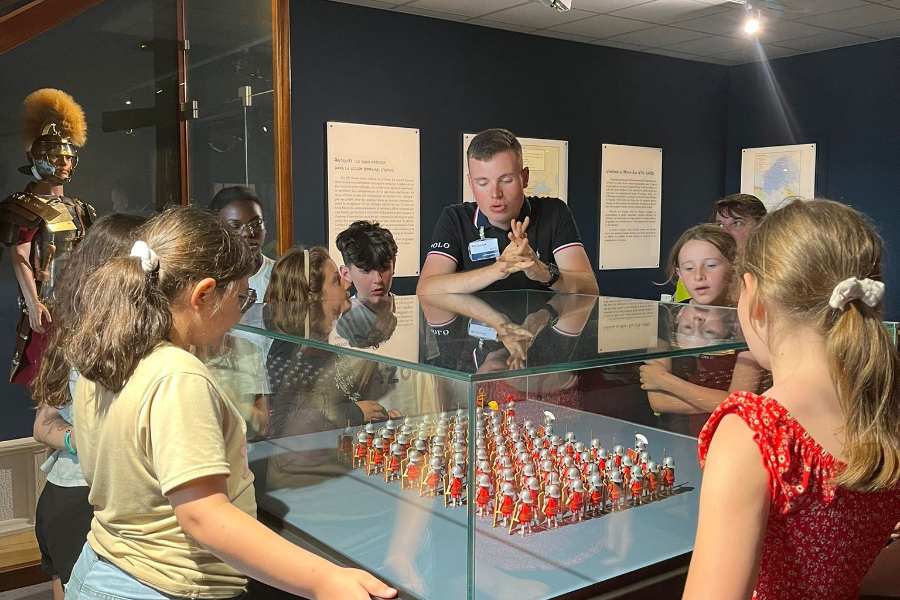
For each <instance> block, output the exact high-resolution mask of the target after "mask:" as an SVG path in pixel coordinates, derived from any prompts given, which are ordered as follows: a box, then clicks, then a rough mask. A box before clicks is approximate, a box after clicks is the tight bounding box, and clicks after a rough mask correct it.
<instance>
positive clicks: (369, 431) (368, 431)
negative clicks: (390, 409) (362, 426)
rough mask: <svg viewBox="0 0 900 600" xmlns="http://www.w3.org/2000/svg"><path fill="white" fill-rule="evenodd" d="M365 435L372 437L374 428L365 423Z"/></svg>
mask: <svg viewBox="0 0 900 600" xmlns="http://www.w3.org/2000/svg"><path fill="white" fill-rule="evenodd" d="M366 433H368V434H372V435H374V434H375V426H374V425H372V424H371V423H366Z"/></svg>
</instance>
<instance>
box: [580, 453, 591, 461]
mask: <svg viewBox="0 0 900 600" xmlns="http://www.w3.org/2000/svg"><path fill="white" fill-rule="evenodd" d="M590 460H591V455H590V453H588V452H582V453H581V462H583V463H586V462H590Z"/></svg>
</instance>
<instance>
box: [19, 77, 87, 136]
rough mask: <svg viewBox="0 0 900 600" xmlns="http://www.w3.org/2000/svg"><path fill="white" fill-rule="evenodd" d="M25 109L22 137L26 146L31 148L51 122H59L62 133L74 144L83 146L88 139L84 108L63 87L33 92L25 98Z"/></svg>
mask: <svg viewBox="0 0 900 600" xmlns="http://www.w3.org/2000/svg"><path fill="white" fill-rule="evenodd" d="M22 109H23V110H22V112H23V115H22V139H23V140H24V141H25V146H26V149H28V148H31V144H32V142H34V140H36V139H37V138H38V137H40V136H41V135H42V134H43V132H44V128H45V127H46V126H47V125H49V124H50V123H56V126H57V128H58V129H59V133H60V135H61V136H62V137H64V138H67V139H68V140H69V141H70V142H71V143H72V145H74V146H79V147H80V146H83V145H84V143H85V142H86V141H87V121H86V120H85V118H84V110H82V108H81V106H79V105H78V103H77V102H75V100H74V98H72V96H70V95H69V94H67V93H65V92H64V91H62V90H56V89H53V88H43V89H40V90H37V91H36V92H32V93H30V94H28V97H27V98H25V102H24V103H23V107H22Z"/></svg>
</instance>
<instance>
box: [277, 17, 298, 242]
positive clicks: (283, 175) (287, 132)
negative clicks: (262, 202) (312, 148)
mask: <svg viewBox="0 0 900 600" xmlns="http://www.w3.org/2000/svg"><path fill="white" fill-rule="evenodd" d="M288 4H289V0H272V69H273V71H274V73H273V78H272V82H273V90H274V93H273V95H272V102H273V106H274V110H275V136H274V137H275V216H276V221H277V223H276V225H277V228H276V231H277V234H276V235H277V241H278V244H277V251H278V254H279V255H280V254H282V253H284V252H286V251H288V250H290V248H291V247H292V246H293V245H294V176H293V163H292V160H293V158H292V156H293V154H292V152H291V148H292V146H291V144H292V141H291V22H290V13H289V12H288Z"/></svg>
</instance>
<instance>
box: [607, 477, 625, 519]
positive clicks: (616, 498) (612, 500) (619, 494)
mask: <svg viewBox="0 0 900 600" xmlns="http://www.w3.org/2000/svg"><path fill="white" fill-rule="evenodd" d="M624 501H625V490H624V487H623V484H622V472H621V471H619V470H618V469H614V470H613V471H612V472H611V473H610V474H609V504H610V510H619V509H620V508H622V503H623V502H624Z"/></svg>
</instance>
